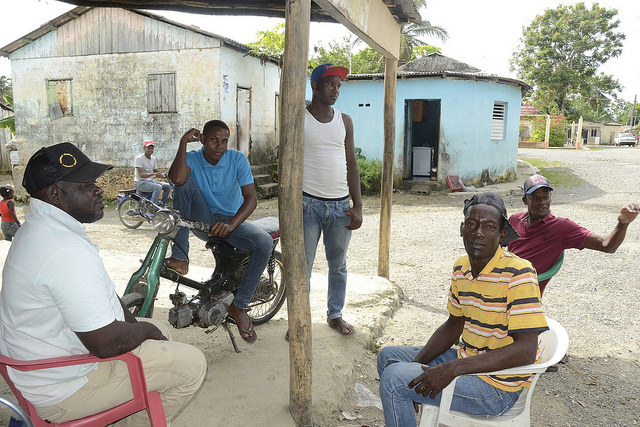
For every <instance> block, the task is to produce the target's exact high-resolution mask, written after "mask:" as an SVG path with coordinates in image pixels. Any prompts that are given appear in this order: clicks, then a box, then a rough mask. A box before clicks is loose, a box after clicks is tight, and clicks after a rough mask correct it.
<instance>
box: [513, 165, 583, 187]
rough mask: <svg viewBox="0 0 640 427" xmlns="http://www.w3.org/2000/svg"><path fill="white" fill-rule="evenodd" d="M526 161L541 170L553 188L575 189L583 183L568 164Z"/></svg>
mask: <svg viewBox="0 0 640 427" xmlns="http://www.w3.org/2000/svg"><path fill="white" fill-rule="evenodd" d="M524 160H525V161H526V162H527V163H529V164H530V165H532V166H535V167H536V168H538V169H540V174H541V175H543V176H544V177H546V178H547V179H548V180H549V183H550V184H551V186H552V187H574V186H576V185H579V184H581V183H582V182H583V181H582V180H581V179H580V178H579V177H578V176H577V175H575V174H574V173H573V171H572V170H571V169H569V168H568V167H567V166H566V163H563V162H559V161H556V160H545V159H524Z"/></svg>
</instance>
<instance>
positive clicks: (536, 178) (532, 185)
mask: <svg viewBox="0 0 640 427" xmlns="http://www.w3.org/2000/svg"><path fill="white" fill-rule="evenodd" d="M543 187H544V188H548V189H549V190H551V191H553V187H551V183H549V180H548V179H547V178H545V177H544V176H542V175H540V174H535V175H531V176H530V177H529V178H527V180H526V181H525V182H524V187H523V189H524V194H531V193H533V192H534V191H536V190H537V189H538V188H543Z"/></svg>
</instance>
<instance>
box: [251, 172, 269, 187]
mask: <svg viewBox="0 0 640 427" xmlns="http://www.w3.org/2000/svg"><path fill="white" fill-rule="evenodd" d="M253 182H254V184H255V185H256V187H257V186H259V185H263V184H270V183H272V182H273V181H272V180H271V175H266V174H264V175H253Z"/></svg>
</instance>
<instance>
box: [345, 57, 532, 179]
mask: <svg viewBox="0 0 640 427" xmlns="http://www.w3.org/2000/svg"><path fill="white" fill-rule="evenodd" d="M528 89H529V86H528V85H527V84H526V83H524V82H522V81H519V80H515V79H509V78H503V77H499V76H496V75H487V74H483V73H482V72H481V71H480V70H478V69H477V68H474V67H471V66H469V65H467V64H464V63H461V62H458V61H455V60H453V59H451V58H447V57H445V56H443V55H440V54H438V53H435V54H431V55H429V56H427V57H424V58H419V59H416V60H414V61H413V62H410V63H408V64H406V65H404V66H402V67H400V68H399V69H398V83H397V90H396V111H397V114H396V144H395V160H394V164H395V178H396V181H398V180H400V179H405V180H414V179H415V180H421V179H422V180H424V179H429V178H430V179H434V180H437V181H439V182H440V183H444V182H445V180H446V177H447V176H449V175H458V176H459V177H460V178H461V179H462V180H463V182H464V183H465V184H475V185H478V184H482V183H487V182H495V181H500V180H508V179H510V178H511V177H513V176H514V174H515V172H516V168H517V156H518V131H519V123H520V104H521V101H522V94H523V92H524V91H526V90H528ZM383 92H384V84H383V80H382V75H377V74H365V75H349V76H348V77H347V79H346V80H345V82H343V84H342V87H341V89H340V98H339V99H338V102H337V103H336V108H337V109H339V110H341V111H344V112H345V113H347V114H349V115H351V117H352V118H353V124H354V132H355V135H354V136H355V144H356V146H357V147H360V148H361V149H362V153H363V154H364V155H365V156H366V157H367V158H371V159H381V158H382V147H383V144H382V141H383V123H382V117H383V111H382V109H383Z"/></svg>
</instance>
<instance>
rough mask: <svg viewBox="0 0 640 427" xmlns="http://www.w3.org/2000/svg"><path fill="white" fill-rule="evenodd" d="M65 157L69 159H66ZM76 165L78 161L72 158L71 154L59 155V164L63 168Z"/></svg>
mask: <svg viewBox="0 0 640 427" xmlns="http://www.w3.org/2000/svg"><path fill="white" fill-rule="evenodd" d="M67 157H69V158H67ZM77 163H78V161H77V160H76V158H75V157H73V154H69V153H63V154H61V155H60V164H61V165H62V166H64V167H65V168H72V167H74V166H75V165H76V164H77Z"/></svg>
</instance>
